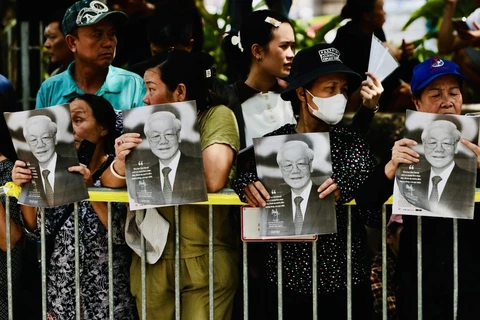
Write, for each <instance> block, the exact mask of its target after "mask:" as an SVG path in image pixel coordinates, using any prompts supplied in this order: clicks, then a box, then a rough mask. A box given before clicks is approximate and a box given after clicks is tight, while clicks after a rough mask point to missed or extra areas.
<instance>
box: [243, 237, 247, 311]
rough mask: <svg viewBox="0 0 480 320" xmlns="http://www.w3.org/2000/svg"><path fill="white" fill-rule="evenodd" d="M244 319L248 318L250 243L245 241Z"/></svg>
mask: <svg viewBox="0 0 480 320" xmlns="http://www.w3.org/2000/svg"><path fill="white" fill-rule="evenodd" d="M243 320H248V244H247V243H246V242H243Z"/></svg>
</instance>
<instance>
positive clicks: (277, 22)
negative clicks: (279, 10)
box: [265, 17, 282, 28]
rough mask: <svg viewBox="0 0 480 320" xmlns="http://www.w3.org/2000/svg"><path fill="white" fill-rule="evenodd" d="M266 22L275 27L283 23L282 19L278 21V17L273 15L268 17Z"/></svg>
mask: <svg viewBox="0 0 480 320" xmlns="http://www.w3.org/2000/svg"><path fill="white" fill-rule="evenodd" d="M265 22H267V23H270V24H271V25H272V26H274V27H275V28H278V27H280V25H281V24H282V23H281V22H280V21H278V20H277V19H275V18H272V17H266V18H265Z"/></svg>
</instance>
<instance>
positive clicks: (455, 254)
mask: <svg viewBox="0 0 480 320" xmlns="http://www.w3.org/2000/svg"><path fill="white" fill-rule="evenodd" d="M457 313H458V220H457V219H453V320H457V317H458V315H457Z"/></svg>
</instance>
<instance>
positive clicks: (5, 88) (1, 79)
mask: <svg viewBox="0 0 480 320" xmlns="http://www.w3.org/2000/svg"><path fill="white" fill-rule="evenodd" d="M0 94H3V95H5V97H6V99H7V101H8V103H9V106H8V108H3V109H2V111H13V110H14V109H15V103H16V101H15V89H14V88H13V85H12V83H11V82H10V80H8V79H7V78H5V76H3V75H1V74H0Z"/></svg>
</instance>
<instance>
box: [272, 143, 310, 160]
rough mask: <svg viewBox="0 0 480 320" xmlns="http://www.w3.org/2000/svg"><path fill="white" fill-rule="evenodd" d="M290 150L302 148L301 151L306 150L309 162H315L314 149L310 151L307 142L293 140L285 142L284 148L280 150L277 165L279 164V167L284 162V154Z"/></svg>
mask: <svg viewBox="0 0 480 320" xmlns="http://www.w3.org/2000/svg"><path fill="white" fill-rule="evenodd" d="M290 148H300V149H302V150H304V152H305V154H306V155H307V159H308V162H312V161H313V157H314V152H313V150H312V149H310V147H309V146H308V144H306V143H305V142H303V141H300V140H292V141H287V142H285V143H284V144H283V145H282V147H281V148H280V150H279V151H278V153H277V163H278V165H279V166H280V165H281V163H282V162H283V153H284V152H285V151H286V150H288V149H290Z"/></svg>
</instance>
